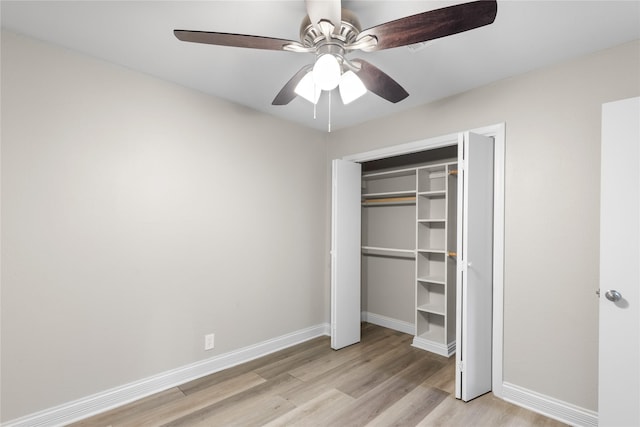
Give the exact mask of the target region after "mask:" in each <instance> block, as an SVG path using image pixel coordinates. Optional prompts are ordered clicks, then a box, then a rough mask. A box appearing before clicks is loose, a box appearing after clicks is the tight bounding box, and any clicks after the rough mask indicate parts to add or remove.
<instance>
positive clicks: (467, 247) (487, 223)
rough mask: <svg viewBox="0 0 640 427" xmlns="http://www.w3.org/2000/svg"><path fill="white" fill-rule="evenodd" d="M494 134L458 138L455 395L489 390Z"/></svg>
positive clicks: (462, 396)
mask: <svg viewBox="0 0 640 427" xmlns="http://www.w3.org/2000/svg"><path fill="white" fill-rule="evenodd" d="M493 159H494V155H493V138H490V137H486V136H483V135H477V134H473V133H471V132H465V133H464V134H461V135H460V139H459V142H458V230H457V240H458V245H457V246H458V248H457V255H458V264H457V280H456V282H457V292H456V313H457V314H456V315H457V322H456V398H458V399H462V400H464V401H465V402H467V401H469V400H471V399H474V398H476V397H478V396H480V395H482V394H484V393H486V392H488V391H491V346H492V341H491V333H492V314H493V313H492V301H493Z"/></svg>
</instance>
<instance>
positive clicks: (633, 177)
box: [598, 98, 640, 427]
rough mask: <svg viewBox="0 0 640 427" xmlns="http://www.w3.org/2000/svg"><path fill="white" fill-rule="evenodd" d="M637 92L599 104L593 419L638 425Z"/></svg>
mask: <svg viewBox="0 0 640 427" xmlns="http://www.w3.org/2000/svg"><path fill="white" fill-rule="evenodd" d="M639 146H640V98H633V99H627V100H623V101H618V102H611V103H607V104H604V105H603V106H602V157H601V182H600V306H599V308H600V334H599V347H600V350H599V379H598V380H599V381H598V382H599V389H598V418H599V420H598V422H599V425H600V426H604V427H609V426H640V310H639V306H640V289H639V288H640V173H639V172H638V171H639V170H640V148H639Z"/></svg>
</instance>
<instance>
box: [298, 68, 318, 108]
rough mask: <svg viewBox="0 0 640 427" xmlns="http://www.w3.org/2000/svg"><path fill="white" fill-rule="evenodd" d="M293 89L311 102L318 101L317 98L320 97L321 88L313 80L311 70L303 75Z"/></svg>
mask: <svg viewBox="0 0 640 427" xmlns="http://www.w3.org/2000/svg"><path fill="white" fill-rule="evenodd" d="M293 91H294V92H295V93H297V94H298V95H300V96H301V97H303V98H304V99H306V100H307V101H309V102H311V103H312V104H317V103H318V99H320V94H321V93H322V90H321V89H320V88H319V87H318V85H316V83H315V82H314V81H313V74H312V72H311V71H309V72H308V73H307V74H305V75H304V77H303V78H302V79H301V80H300V81H299V82H298V84H297V85H296V88H295V89H294V90H293Z"/></svg>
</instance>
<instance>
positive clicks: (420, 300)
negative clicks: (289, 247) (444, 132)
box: [331, 125, 504, 401]
mask: <svg viewBox="0 0 640 427" xmlns="http://www.w3.org/2000/svg"><path fill="white" fill-rule="evenodd" d="M494 165H495V167H494ZM503 182H504V126H503V125H496V126H493V127H488V128H483V129H480V130H476V131H474V132H464V133H459V134H453V135H448V136H445V137H442V138H434V139H431V140H424V141H418V142H415V143H409V144H403V145H400V146H396V147H390V148H387V149H383V150H375V151H371V152H367V153H360V154H357V155H352V156H349V157H345V158H343V159H336V160H334V162H333V191H332V247H331V261H332V267H331V336H332V347H333V348H334V349H339V348H341V347H344V346H347V345H350V344H352V343H355V342H358V341H359V333H360V332H359V330H360V329H359V328H360V322H361V321H365V322H369V323H373V324H377V325H380V326H384V327H387V328H391V329H395V330H398V331H400V332H404V333H407V334H411V335H413V336H414V338H413V342H412V345H413V346H414V347H417V348H420V349H423V350H425V351H430V352H433V353H437V354H439V355H443V356H446V357H452V356H453V355H454V354H455V357H456V397H458V398H461V399H463V400H465V401H467V400H471V399H473V398H474V397H476V396H479V395H480V394H484V393H486V392H487V391H492V390H493V392H494V394H496V395H497V396H500V394H501V390H502V387H501V386H502V315H501V313H502V286H503V259H504V257H503V252H504V249H503V233H504V219H503V206H504V201H503V200H504V185H503ZM347 205H349V206H347ZM356 287H357V289H356Z"/></svg>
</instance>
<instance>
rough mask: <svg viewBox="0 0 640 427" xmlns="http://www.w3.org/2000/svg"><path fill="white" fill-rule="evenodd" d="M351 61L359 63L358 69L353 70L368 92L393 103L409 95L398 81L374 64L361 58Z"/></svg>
mask: <svg viewBox="0 0 640 427" xmlns="http://www.w3.org/2000/svg"><path fill="white" fill-rule="evenodd" d="M352 62H353V63H355V64H356V65H360V70H359V71H354V72H355V73H356V74H357V76H358V77H360V80H362V83H364V86H365V87H366V88H367V90H369V91H370V92H373V93H375V94H376V95H378V96H379V97H381V98H384V99H386V100H387V101H389V102H393V103H394V104H395V103H396V102H400V101H402V100H403V99H405V98H406V97H407V96H409V93H408V92H407V91H406V90H404V88H403V87H402V86H400V84H398V82H396V81H395V80H393V79H392V78H391V77H389V75H388V74H386V73H384V72H383V71H382V70H380V69H379V68H378V67H376V66H375V65H372V64H370V63H368V62H367V61H365V60H362V59H354V60H353V61H352Z"/></svg>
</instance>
